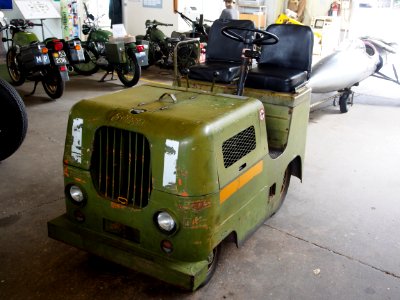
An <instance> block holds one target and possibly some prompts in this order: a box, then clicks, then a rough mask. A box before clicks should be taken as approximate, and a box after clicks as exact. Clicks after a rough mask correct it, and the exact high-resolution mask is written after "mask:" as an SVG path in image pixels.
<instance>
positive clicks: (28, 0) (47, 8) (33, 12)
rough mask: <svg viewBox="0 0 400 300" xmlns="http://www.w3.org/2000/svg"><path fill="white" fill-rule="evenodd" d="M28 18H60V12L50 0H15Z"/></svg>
mask: <svg viewBox="0 0 400 300" xmlns="http://www.w3.org/2000/svg"><path fill="white" fill-rule="evenodd" d="M15 4H16V5H17V6H18V8H19V10H20V11H21V14H22V15H23V16H24V18H25V19H27V20H39V19H60V18H61V16H60V13H59V12H58V11H57V9H56V8H55V7H54V5H53V3H52V1H50V0H15Z"/></svg>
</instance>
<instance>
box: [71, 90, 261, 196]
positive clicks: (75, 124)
mask: <svg viewBox="0 0 400 300" xmlns="http://www.w3.org/2000/svg"><path fill="white" fill-rule="evenodd" d="M261 112H263V105H262V103H261V102H260V101H259V100H257V99H254V98H248V97H238V96H232V95H225V94H224V95H222V94H220V95H215V94H210V93H205V92H199V91H198V90H191V89H182V88H172V87H168V86H163V85H142V86H139V87H135V88H132V89H126V90H124V91H121V92H117V93H113V94H108V95H104V96H100V97H97V98H93V99H88V100H82V101H80V102H78V103H77V104H76V105H74V107H73V108H72V110H71V112H70V117H69V122H68V129H67V136H66V143H65V152H64V164H66V165H71V166H75V167H78V168H81V169H84V170H89V169H90V164H91V156H92V152H93V150H94V149H93V147H94V146H93V145H94V139H95V135H96V131H98V130H99V129H100V128H103V127H107V128H117V129H118V130H119V129H120V130H123V131H129V132H135V133H138V134H141V135H143V136H144V137H145V138H146V139H147V140H148V143H149V147H150V152H151V165H152V178H153V188H155V189H159V190H165V189H167V190H168V191H169V192H172V191H171V190H179V187H178V185H179V184H178V181H179V182H180V183H181V182H182V179H181V177H182V176H183V177H187V176H190V175H191V176H196V178H197V179H198V180H192V181H195V182H196V181H197V185H196V186H190V183H187V185H186V186H185V187H184V190H185V191H190V194H191V195H205V194H207V193H211V192H215V191H217V190H218V186H219V184H218V172H217V166H216V163H217V162H216V160H217V156H218V155H222V153H221V152H222V150H221V149H222V143H223V141H225V140H226V139H228V138H230V137H232V136H234V135H235V134H237V133H238V132H240V131H242V130H244V129H246V128H248V127H249V126H252V125H254V124H256V127H259V126H258V124H259V122H260V121H259V116H260V115H262V113H261ZM257 134H259V132H257ZM168 155H171V157H174V158H175V159H176V161H175V162H174V163H173V164H172V168H175V169H174V170H169V171H167V170H166V168H168V166H170V167H171V165H168V164H166V160H167V159H169V158H170V157H169V156H168ZM166 172H170V173H171V174H172V177H173V176H175V179H176V180H175V182H173V180H172V181H171V182H167V183H166V181H165V177H166V175H165V174H166ZM174 174H175V175H174ZM180 176H181V177H180ZM183 181H184V182H186V180H183ZM188 182H189V181H188ZM198 182H202V184H201V185H199V183H198ZM188 185H189V186H188Z"/></svg>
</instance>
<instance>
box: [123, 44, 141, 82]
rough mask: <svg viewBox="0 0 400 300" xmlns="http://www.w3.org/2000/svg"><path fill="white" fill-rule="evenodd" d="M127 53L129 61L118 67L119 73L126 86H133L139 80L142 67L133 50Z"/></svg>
mask: <svg viewBox="0 0 400 300" xmlns="http://www.w3.org/2000/svg"><path fill="white" fill-rule="evenodd" d="M127 53H128V55H127V57H126V59H127V62H126V64H121V65H119V66H118V67H117V74H118V78H119V80H121V82H122V83H123V84H124V85H125V86H127V87H132V86H134V85H136V84H137V83H138V82H139V79H140V74H141V69H140V66H139V62H138V61H137V59H136V55H135V53H133V51H128V52H127Z"/></svg>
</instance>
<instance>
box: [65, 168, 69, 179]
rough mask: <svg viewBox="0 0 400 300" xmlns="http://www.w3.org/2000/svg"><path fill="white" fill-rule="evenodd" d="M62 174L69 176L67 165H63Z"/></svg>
mask: <svg viewBox="0 0 400 300" xmlns="http://www.w3.org/2000/svg"><path fill="white" fill-rule="evenodd" d="M64 176H65V177H69V173H68V167H67V166H65V167H64Z"/></svg>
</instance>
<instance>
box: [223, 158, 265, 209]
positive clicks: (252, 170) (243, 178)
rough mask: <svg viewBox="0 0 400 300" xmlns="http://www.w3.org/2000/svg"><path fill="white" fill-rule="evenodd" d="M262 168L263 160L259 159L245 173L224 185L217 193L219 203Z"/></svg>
mask: <svg viewBox="0 0 400 300" xmlns="http://www.w3.org/2000/svg"><path fill="white" fill-rule="evenodd" d="M262 170H263V161H262V160H261V161H259V162H258V163H257V164H256V165H254V166H253V167H251V168H250V169H249V170H248V171H247V172H246V173H244V174H243V175H240V176H239V177H238V178H237V179H235V180H234V181H232V182H231V183H229V184H228V185H226V186H225V187H224V188H223V189H222V190H221V192H220V193H219V203H221V204H222V203H224V202H225V201H226V200H227V199H228V198H229V197H230V196H232V195H233V194H234V193H236V192H237V191H238V190H239V189H241V188H242V187H243V186H245V185H246V184H247V183H248V182H249V181H250V180H252V179H253V178H254V177H255V176H257V175H258V174H260V173H261V172H262Z"/></svg>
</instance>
